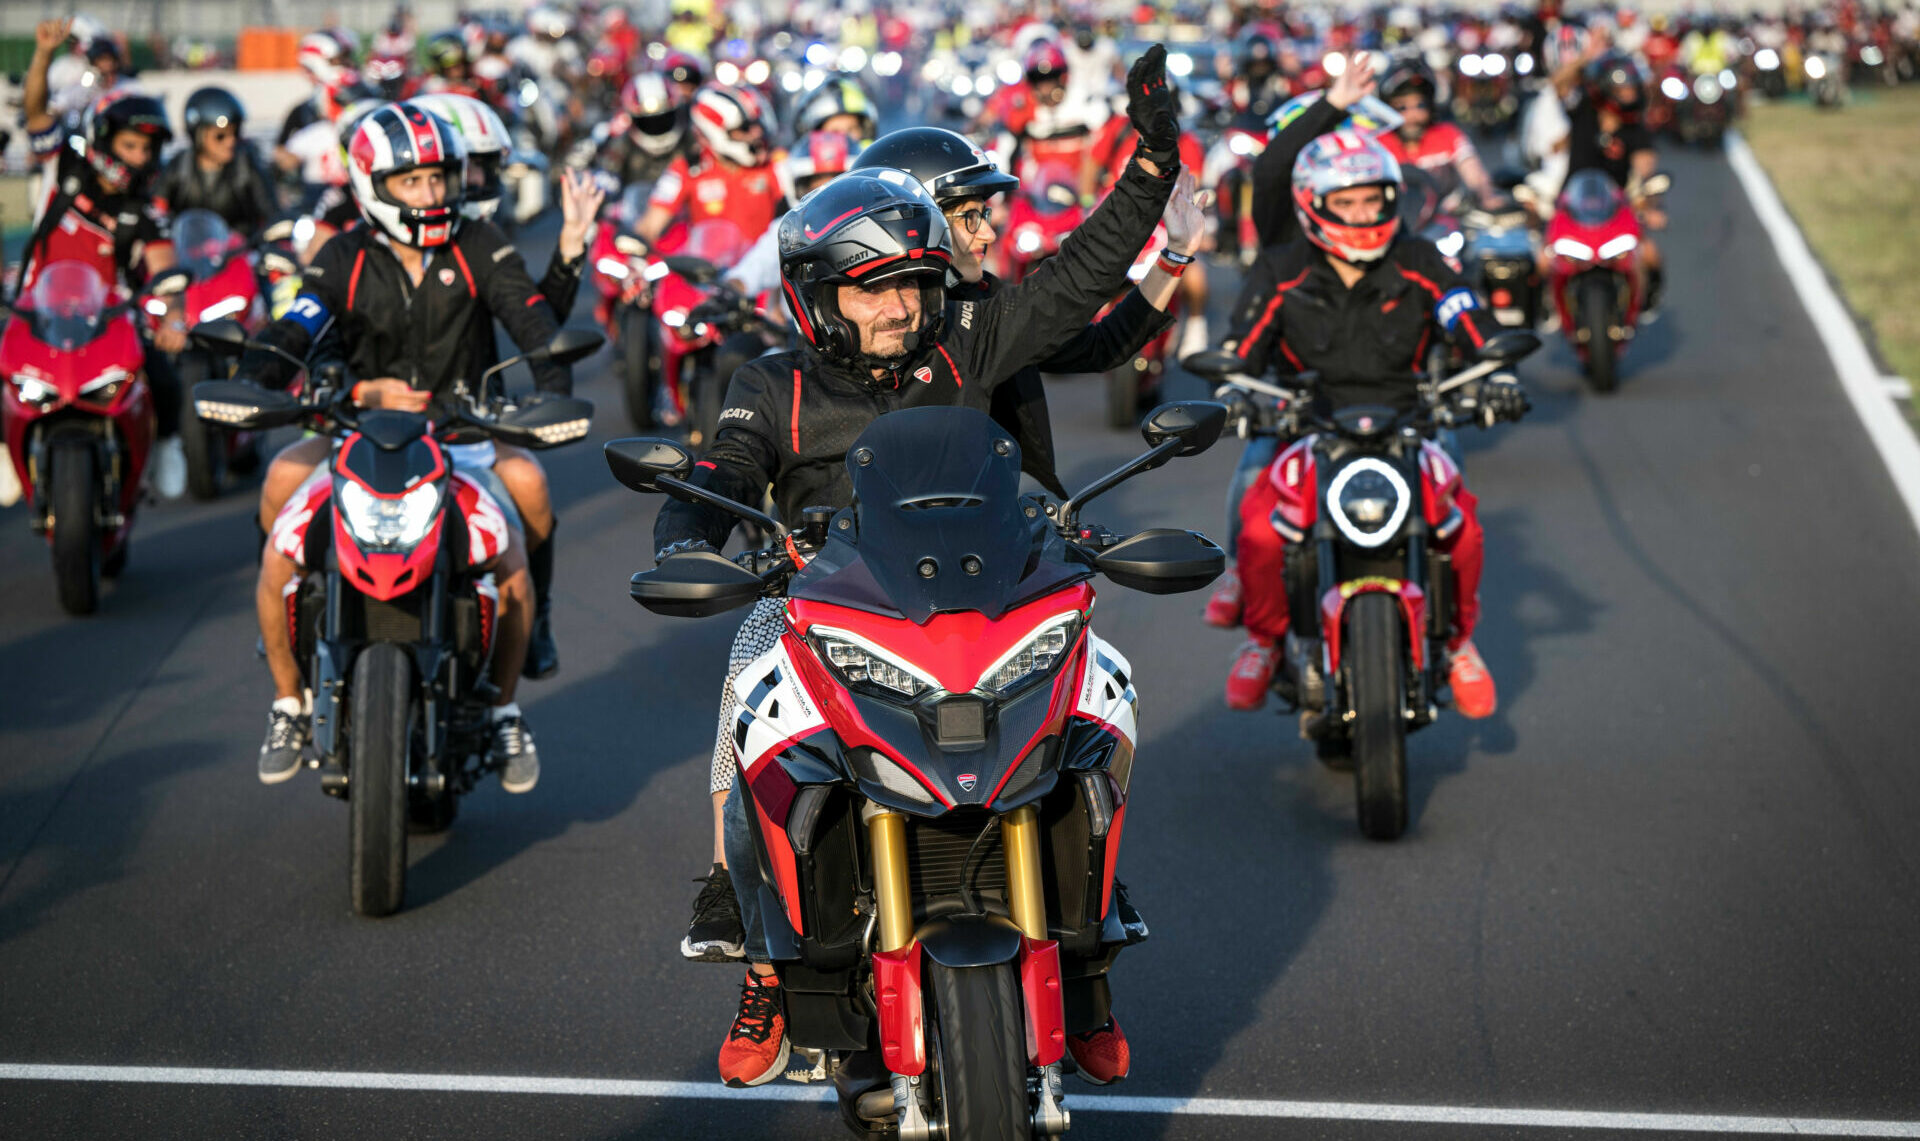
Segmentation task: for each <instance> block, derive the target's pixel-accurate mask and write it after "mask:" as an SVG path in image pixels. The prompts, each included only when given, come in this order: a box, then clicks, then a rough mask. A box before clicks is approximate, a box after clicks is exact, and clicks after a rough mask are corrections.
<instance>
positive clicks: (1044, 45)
mask: <svg viewBox="0 0 1920 1141" xmlns="http://www.w3.org/2000/svg"><path fill="white" fill-rule="evenodd" d="M1021 70H1023V71H1025V72H1026V74H1027V83H1028V84H1038V83H1042V82H1044V81H1046V80H1049V79H1051V80H1057V81H1059V82H1061V83H1065V82H1066V81H1067V53H1066V52H1065V51H1063V50H1062V49H1061V47H1060V45H1059V44H1057V43H1055V42H1054V41H1052V40H1041V41H1039V42H1038V43H1035V44H1034V45H1033V46H1032V47H1030V48H1028V49H1027V55H1026V59H1024V60H1023V61H1021Z"/></svg>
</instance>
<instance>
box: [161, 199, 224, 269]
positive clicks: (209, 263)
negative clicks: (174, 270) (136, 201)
mask: <svg viewBox="0 0 1920 1141" xmlns="http://www.w3.org/2000/svg"><path fill="white" fill-rule="evenodd" d="M173 250H174V254H175V256H176V257H178V258H179V259H180V266H181V268H182V269H185V270H187V271H188V272H190V273H192V274H193V279H194V280H195V281H197V282H198V281H207V280H209V279H210V278H212V277H213V276H214V275H215V274H217V273H219V272H220V269H221V267H222V266H224V265H226V264H227V257H228V256H229V255H230V254H232V252H233V231H231V230H229V229H228V228H227V224H226V222H224V221H222V220H221V218H220V215H218V214H215V213H214V212H213V211H211V210H188V211H187V212H185V213H184V214H181V215H180V217H179V218H178V219H176V220H175V221H174V223H173Z"/></svg>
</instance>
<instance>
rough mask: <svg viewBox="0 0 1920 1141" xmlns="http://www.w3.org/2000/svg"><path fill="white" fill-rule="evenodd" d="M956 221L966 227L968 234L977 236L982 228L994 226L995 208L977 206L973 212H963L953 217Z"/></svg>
mask: <svg viewBox="0 0 1920 1141" xmlns="http://www.w3.org/2000/svg"><path fill="white" fill-rule="evenodd" d="M952 218H953V220H954V221H956V222H959V223H961V224H962V225H964V226H966V228H967V233H969V234H977V233H979V232H980V227H982V226H991V225H993V207H991V206H976V207H974V208H973V209H971V210H962V211H960V212H959V213H958V214H954V215H952Z"/></svg>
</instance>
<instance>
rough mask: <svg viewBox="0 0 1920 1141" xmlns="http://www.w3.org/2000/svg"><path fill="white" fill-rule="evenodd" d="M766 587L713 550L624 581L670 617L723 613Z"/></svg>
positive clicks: (638, 598) (679, 558) (682, 556)
mask: <svg viewBox="0 0 1920 1141" xmlns="http://www.w3.org/2000/svg"><path fill="white" fill-rule="evenodd" d="M608 447H609V448H611V447H612V445H611V444H610V445H608ZM765 591H766V584H765V583H763V582H761V581H760V576H759V575H756V574H754V573H753V572H752V571H749V570H747V569H746V568H744V567H742V566H740V565H739V564H737V563H735V562H733V561H732V560H731V559H728V558H726V557H724V556H721V555H716V554H714V553H713V552H712V551H686V552H683V553H681V554H677V555H672V556H669V557H668V558H667V559H666V560H665V561H664V562H662V563H661V564H660V565H659V566H657V567H655V568H653V569H652V570H650V571H641V572H640V573H639V574H636V575H634V576H633V577H632V578H631V579H629V580H628V583H627V593H628V594H631V595H632V596H633V600H634V601H635V602H638V603H639V604H640V605H642V606H644V607H646V608H647V609H648V610H651V611H653V612H654V613H655V614H665V615H667V616H668V617H670V618H705V617H707V616H708V615H710V614H723V613H725V612H726V611H729V610H733V609H736V608H738V607H741V606H745V605H746V604H747V603H749V602H752V601H754V600H755V599H757V598H759V597H760V595H761V594H763V593H764V592H765Z"/></svg>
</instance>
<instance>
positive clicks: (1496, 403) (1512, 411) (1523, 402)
mask: <svg viewBox="0 0 1920 1141" xmlns="http://www.w3.org/2000/svg"><path fill="white" fill-rule="evenodd" d="M1532 408H1533V402H1532V401H1531V400H1528V399H1527V390H1526V389H1524V388H1521V387H1520V385H1519V384H1518V383H1517V382H1515V381H1511V380H1490V381H1487V382H1486V383H1484V384H1482V385H1481V386H1480V424H1481V426H1482V427H1485V428H1491V427H1493V426H1494V425H1495V424H1498V423H1499V422H1500V421H1502V420H1518V419H1520V417H1522V416H1525V415H1526V414H1527V412H1528V411H1529V410H1531V409H1532Z"/></svg>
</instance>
